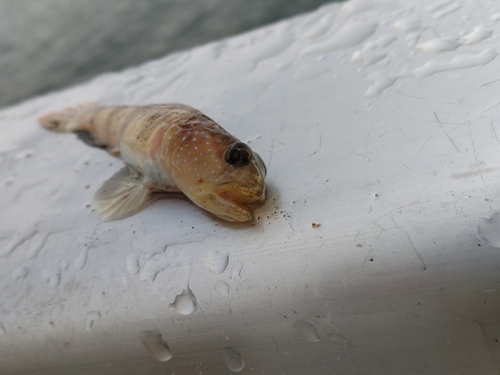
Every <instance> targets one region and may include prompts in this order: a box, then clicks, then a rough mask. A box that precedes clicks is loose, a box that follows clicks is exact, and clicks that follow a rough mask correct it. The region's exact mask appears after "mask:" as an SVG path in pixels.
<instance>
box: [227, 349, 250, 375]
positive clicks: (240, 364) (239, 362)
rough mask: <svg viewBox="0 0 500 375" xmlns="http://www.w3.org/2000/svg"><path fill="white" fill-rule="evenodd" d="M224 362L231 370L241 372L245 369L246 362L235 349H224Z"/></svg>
mask: <svg viewBox="0 0 500 375" xmlns="http://www.w3.org/2000/svg"><path fill="white" fill-rule="evenodd" d="M224 361H225V362H226V366H227V368H228V369H229V370H231V371H234V372H240V371H241V370H243V369H244V368H245V361H244V360H243V358H241V356H240V353H238V352H237V351H236V350H234V349H233V348H224Z"/></svg>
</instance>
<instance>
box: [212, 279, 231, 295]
mask: <svg viewBox="0 0 500 375" xmlns="http://www.w3.org/2000/svg"><path fill="white" fill-rule="evenodd" d="M215 290H216V291H217V292H219V293H220V294H221V295H223V296H228V295H229V285H227V283H226V282H225V281H222V280H219V281H217V282H216V283H215Z"/></svg>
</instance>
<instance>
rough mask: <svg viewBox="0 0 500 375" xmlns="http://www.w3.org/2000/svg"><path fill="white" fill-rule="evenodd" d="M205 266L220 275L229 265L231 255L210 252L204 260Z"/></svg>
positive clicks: (214, 251) (215, 251)
mask: <svg viewBox="0 0 500 375" xmlns="http://www.w3.org/2000/svg"><path fill="white" fill-rule="evenodd" d="M204 262H205V266H206V267H207V268H208V269H209V270H210V271H212V272H214V273H216V274H217V275H220V274H221V273H223V272H224V271H225V270H226V268H227V264H228V263H229V253H227V252H219V251H217V250H209V251H208V252H207V256H206V257H205V259H204Z"/></svg>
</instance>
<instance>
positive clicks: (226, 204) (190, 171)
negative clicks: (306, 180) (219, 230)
mask: <svg viewBox="0 0 500 375" xmlns="http://www.w3.org/2000/svg"><path fill="white" fill-rule="evenodd" d="M176 137H177V139H180V140H182V142H180V141H178V142H176V144H177V146H175V147H174V148H171V157H170V158H168V160H169V165H170V166H171V167H170V168H169V169H170V171H171V174H172V176H173V178H174V179H175V181H176V183H177V186H178V187H179V189H180V190H181V191H182V192H184V194H186V195H187V196H188V197H189V198H190V199H191V200H192V201H193V202H194V203H195V204H196V205H198V206H199V207H201V208H203V209H205V210H207V211H209V212H211V213H212V214H214V215H215V216H217V217H219V218H221V219H223V220H226V221H232V222H253V220H254V215H253V211H254V209H255V208H257V207H259V206H261V205H263V204H264V203H265V201H266V184H265V176H266V166H265V164H264V162H263V161H262V159H261V157H260V156H259V155H258V154H257V153H255V152H253V151H252V150H251V148H250V147H249V146H248V145H246V144H245V143H242V142H240V141H239V140H238V139H236V138H235V137H233V136H232V135H230V134H229V133H227V132H226V131H225V130H224V129H222V128H221V127H219V126H218V125H217V124H215V123H214V124H213V126H208V127H207V126H205V127H204V128H202V129H198V130H196V131H194V130H193V129H189V130H185V131H178V132H177V133H176ZM181 147H182V149H181Z"/></svg>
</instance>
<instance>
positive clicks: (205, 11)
mask: <svg viewBox="0 0 500 375" xmlns="http://www.w3.org/2000/svg"><path fill="white" fill-rule="evenodd" d="M337 1H341V0H337ZM326 2H332V1H326V0H139V1H137V0H105V1H102V0H15V1H13V0H0V80H1V83H0V107H5V106H8V105H11V104H14V103H16V102H19V101H21V100H23V99H26V98H29V97H31V96H34V95H38V94H42V93H44V92H47V91H52V90H56V89H59V88H63V87H67V86H70V85H72V84H75V83H78V82H82V81H84V80H86V79H88V78H90V77H92V76H94V75H96V74H99V73H102V72H107V71H115V70H119V69H123V68H126V67H129V66H134V65H137V64H140V63H142V62H144V61H147V60H150V59H154V58H157V57H161V56H164V55H166V54H168V53H171V52H174V51H178V50H183V49H188V48H190V47H193V46H196V45H199V44H202V43H206V42H209V41H212V40H215V39H220V38H223V37H226V36H230V35H233V34H237V33H240V32H243V31H247V30H250V29H253V28H256V27H259V26H262V25H266V24H269V23H272V22H275V21H278V20H280V19H282V18H286V17H290V16H293V15H296V14H299V13H303V12H307V11H311V10H314V9H316V8H318V7H319V6H320V5H322V4H323V3H326Z"/></svg>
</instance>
